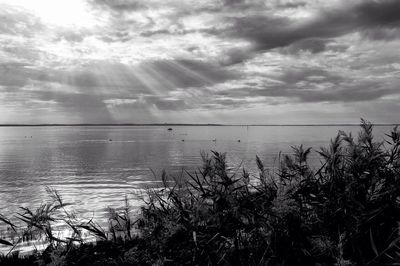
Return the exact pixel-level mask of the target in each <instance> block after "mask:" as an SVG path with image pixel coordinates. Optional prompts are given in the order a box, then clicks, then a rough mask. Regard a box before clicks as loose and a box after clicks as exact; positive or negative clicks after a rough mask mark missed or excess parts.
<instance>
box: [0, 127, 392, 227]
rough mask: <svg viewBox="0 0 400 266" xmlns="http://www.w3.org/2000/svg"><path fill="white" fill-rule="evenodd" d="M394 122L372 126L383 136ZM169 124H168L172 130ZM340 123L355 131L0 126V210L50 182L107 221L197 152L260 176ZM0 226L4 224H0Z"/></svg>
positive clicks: (38, 195)
mask: <svg viewBox="0 0 400 266" xmlns="http://www.w3.org/2000/svg"><path fill="white" fill-rule="evenodd" d="M391 128H392V127H391V126H375V128H374V134H375V136H376V138H377V140H382V139H383V138H384V137H385V135H384V134H385V133H388V132H389V131H390V129H391ZM169 129H170V130H169ZM339 130H342V131H344V132H348V133H349V132H351V133H352V134H353V135H354V136H357V132H358V131H359V126H356V125H355V126H349V125H347V126H344V125H342V126H340V125H330V126H326V125H324V126H167V125H166V126H24V127H15V126H14V127H13V126H3V127H0V214H1V215H4V216H6V217H9V218H11V219H13V217H15V215H16V213H18V212H21V209H20V207H26V208H31V209H33V210H34V209H35V208H37V207H38V206H40V204H42V203H45V202H47V201H49V200H50V198H49V195H48V193H47V192H46V188H51V189H55V190H57V191H58V193H59V194H60V195H61V197H62V198H63V200H64V201H65V202H68V203H71V204H73V206H74V207H73V209H74V211H75V212H76V214H77V215H79V216H80V217H82V218H84V219H93V220H94V221H96V222H98V223H99V224H100V225H104V226H106V225H107V213H108V208H109V207H111V208H120V207H122V206H123V205H124V199H125V198H127V199H128V201H129V204H130V205H131V206H132V209H133V212H135V211H136V212H139V207H140V206H142V205H143V202H144V198H143V192H144V191H146V190H147V189H151V188H157V187H159V186H160V184H161V173H162V171H163V170H165V171H166V173H167V174H168V175H169V176H171V177H172V176H182V175H185V174H186V173H187V172H189V173H193V172H194V171H196V170H198V169H199V167H201V166H202V160H201V153H208V154H211V152H212V151H216V152H220V153H226V156H227V160H228V165H229V167H230V169H231V170H232V171H238V173H240V172H241V171H242V168H245V169H246V170H247V171H248V172H250V173H251V174H252V175H253V176H256V175H257V167H256V155H257V156H258V157H259V158H260V159H261V160H262V162H263V163H264V165H265V167H266V168H270V169H274V168H276V167H278V166H279V160H280V159H281V158H282V156H283V155H285V154H291V153H292V147H293V146H298V145H301V144H302V145H303V146H304V147H312V152H311V154H310V157H309V160H310V163H311V164H312V165H313V166H315V167H318V165H320V158H319V156H318V153H317V152H316V151H318V150H319V149H320V148H321V147H325V146H328V145H329V142H330V141H331V139H332V138H334V137H335V136H336V134H337V133H338V131H339ZM0 227H1V225H0Z"/></svg>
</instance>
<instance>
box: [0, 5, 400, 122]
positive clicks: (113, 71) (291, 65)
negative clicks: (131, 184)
mask: <svg viewBox="0 0 400 266" xmlns="http://www.w3.org/2000/svg"><path fill="white" fill-rule="evenodd" d="M399 114H400V1H399V0H342V1H340V0H330V1H326V0H264V1H261V0H247V1H246V0H201V1H199V0H35V1H33V0H0V123H123V122H131V123H157V122H161V123H163V122H177V123H233V124H251V123H257V124H277V123H278V124H293V123H294V124H302V123H357V122H358V121H359V119H360V117H364V118H366V119H368V120H371V121H373V122H376V123H399V122H400V116H399Z"/></svg>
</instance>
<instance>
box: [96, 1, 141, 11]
mask: <svg viewBox="0 0 400 266" xmlns="http://www.w3.org/2000/svg"><path fill="white" fill-rule="evenodd" d="M89 3H91V4H92V5H94V6H96V7H100V8H106V9H109V10H112V11H117V12H130V11H136V10H140V9H142V8H145V5H144V4H143V3H142V2H140V1H138V0H89Z"/></svg>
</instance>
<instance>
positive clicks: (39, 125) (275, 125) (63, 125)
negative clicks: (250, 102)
mask: <svg viewBox="0 0 400 266" xmlns="http://www.w3.org/2000/svg"><path fill="white" fill-rule="evenodd" d="M399 124H400V123H376V124H372V125H373V126H395V125H399ZM104 126H105V127H126V126H132V127H142V126H144V127H145V126H191V127H192V126H221V127H236V126H243V127H245V126H251V127H293V126H295V127H297V126H301V127H314V126H316V127H321V126H327V127H330V126H338V127H339V126H359V124H351V123H347V124H184V123H152V124H135V123H122V124H109V123H99V124H0V127H104Z"/></svg>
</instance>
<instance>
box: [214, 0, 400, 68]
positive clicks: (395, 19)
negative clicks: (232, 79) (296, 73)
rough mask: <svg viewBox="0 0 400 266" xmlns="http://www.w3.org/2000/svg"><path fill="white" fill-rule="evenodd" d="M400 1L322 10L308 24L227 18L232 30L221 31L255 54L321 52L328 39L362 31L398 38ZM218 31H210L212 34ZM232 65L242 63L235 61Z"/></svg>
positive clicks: (272, 18)
mask: <svg viewBox="0 0 400 266" xmlns="http://www.w3.org/2000/svg"><path fill="white" fill-rule="evenodd" d="M398 10H400V1H398V0H382V1H373V0H366V1H362V2H361V3H359V4H356V5H349V4H347V5H343V6H339V7H337V8H332V9H330V10H320V12H319V13H318V14H317V15H316V16H315V17H313V18H311V19H308V20H305V21H304V20H303V21H300V20H293V19H291V18H288V17H278V16H274V15H273V14H267V15H254V16H239V17H230V18H227V22H229V23H231V25H232V26H231V27H228V28H226V29H224V30H221V31H219V34H220V35H222V36H226V37H229V38H239V39H245V40H248V41H250V42H251V43H252V45H253V48H252V51H249V52H248V53H247V57H246V56H241V58H242V59H243V60H244V59H246V58H251V57H253V56H254V54H253V53H257V52H258V51H265V50H269V49H273V48H277V47H287V46H290V45H292V46H293V47H294V49H295V48H296V47H297V48H298V49H302V50H309V51H311V52H321V51H323V50H324V49H325V44H326V42H328V39H330V38H335V37H340V36H343V35H345V34H348V33H352V32H356V31H359V32H361V33H363V34H365V36H367V37H368V36H370V37H372V38H373V39H384V38H397V37H399V35H398V29H399V27H400V12H398ZM213 31H215V30H212V31H210V34H212V32H213ZM232 62H234V63H235V62H239V61H238V60H232Z"/></svg>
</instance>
